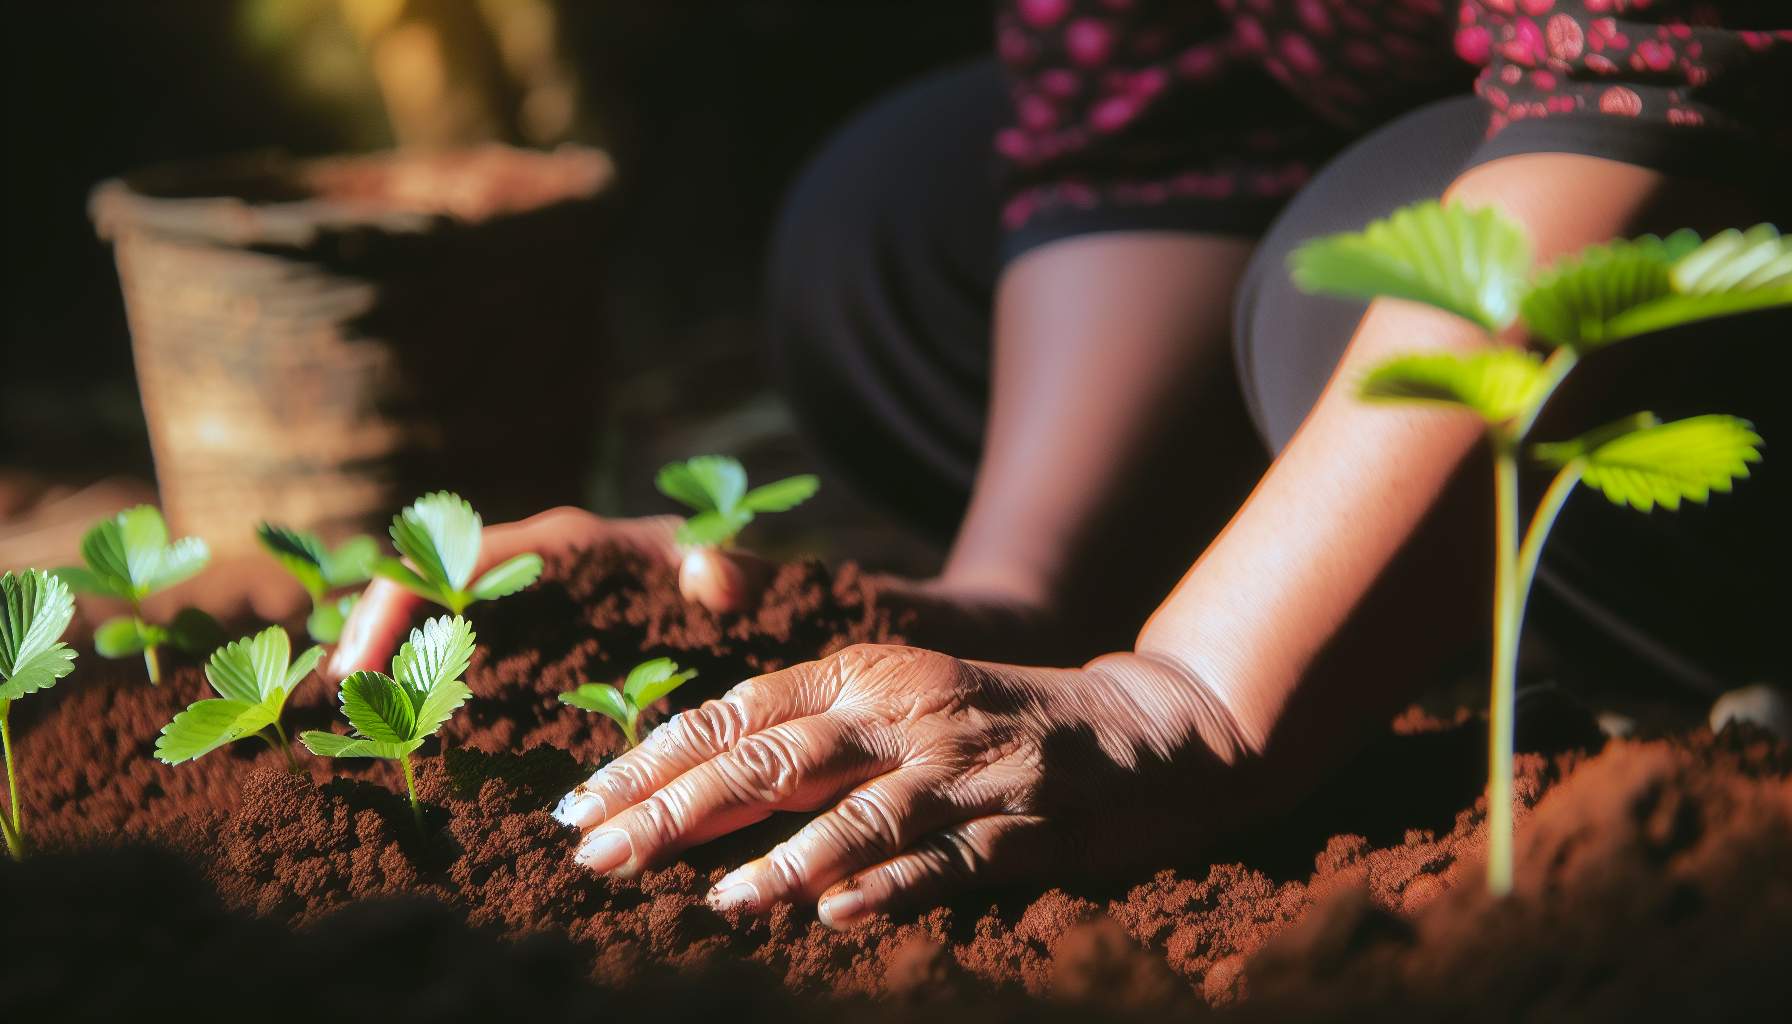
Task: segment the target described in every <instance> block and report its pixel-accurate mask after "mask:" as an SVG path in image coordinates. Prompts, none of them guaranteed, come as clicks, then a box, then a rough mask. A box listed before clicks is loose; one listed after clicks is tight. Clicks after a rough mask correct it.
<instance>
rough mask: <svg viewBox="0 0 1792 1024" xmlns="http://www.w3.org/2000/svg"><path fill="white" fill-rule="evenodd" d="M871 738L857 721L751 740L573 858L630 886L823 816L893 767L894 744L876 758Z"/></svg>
mask: <svg viewBox="0 0 1792 1024" xmlns="http://www.w3.org/2000/svg"><path fill="white" fill-rule="evenodd" d="M876 739H877V738H876V737H875V736H872V735H869V734H868V733H867V728H866V726H865V724H864V723H863V722H860V721H855V720H852V719H848V718H846V717H844V716H840V715H812V716H810V717H808V718H802V719H799V720H797V721H794V722H785V723H784V724H782V725H775V726H772V727H771V728H769V729H765V730H762V731H760V732H755V733H753V734H751V735H749V736H746V737H744V738H743V739H741V741H740V742H739V743H737V744H735V745H734V747H733V748H732V749H730V750H727V751H725V752H723V753H722V754H720V755H718V756H717V757H715V758H714V759H713V760H710V761H705V762H704V763H702V764H700V765H698V766H697V767H695V768H693V769H691V770H690V771H688V772H686V773H684V774H683V775H681V776H679V777H678V778H677V779H675V780H673V781H672V782H671V783H670V784H668V785H666V786H665V787H664V788H662V789H660V790H658V791H656V792H655V793H653V794H652V795H650V796H648V797H647V798H646V799H645V800H642V801H641V802H639V803H637V804H635V805H634V806H633V807H630V808H629V809H628V810H626V811H623V812H622V813H620V814H617V815H615V816H613V817H612V818H610V819H609V820H608V821H606V822H604V824H603V826H602V827H601V828H598V829H596V830H594V831H593V832H592V833H591V834H590V835H589V836H587V837H586V838H585V841H584V842H583V843H581V844H580V845H579V849H578V851H577V852H576V853H575V854H574V855H573V859H574V860H577V861H578V862H579V863H580V864H583V865H585V866H586V867H588V868H590V869H591V870H593V871H597V872H600V873H603V872H612V873H615V874H617V875H621V876H623V877H628V876H632V875H634V874H637V873H638V872H640V870H641V869H642V868H644V867H647V866H649V865H651V864H656V863H659V862H661V861H664V860H665V859H667V858H668V857H671V856H673V855H675V854H677V853H678V852H679V851H681V850H684V849H685V848H687V847H690V846H695V845H697V844H698V843H703V842H707V841H708V840H711V839H714V838H716V837H717V836H721V835H726V834H727V833H729V832H733V831H734V830H736V829H740V828H745V827H746V826H748V825H751V824H753V823H754V822H758V821H763V820H764V819H766V818H768V817H770V816H771V814H772V812H774V811H808V810H814V809H815V808H818V807H825V806H826V805H827V804H828V802H829V801H832V800H834V799H835V798H836V797H838V796H839V794H841V793H843V792H845V791H847V790H849V789H851V788H852V787H853V786H856V785H858V784H859V783H861V782H863V781H865V780H866V779H868V778H874V777H876V776H879V775H882V774H883V773H885V772H887V771H889V770H891V769H892V768H894V767H896V765H897V763H899V758H900V754H899V753H898V751H897V750H896V745H895V743H894V741H893V738H892V741H891V742H887V743H884V744H882V746H883V747H884V749H883V750H879V749H877V748H878V746H879V744H878V743H877V742H876Z"/></svg>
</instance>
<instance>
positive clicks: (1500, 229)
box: [1290, 202, 1792, 894]
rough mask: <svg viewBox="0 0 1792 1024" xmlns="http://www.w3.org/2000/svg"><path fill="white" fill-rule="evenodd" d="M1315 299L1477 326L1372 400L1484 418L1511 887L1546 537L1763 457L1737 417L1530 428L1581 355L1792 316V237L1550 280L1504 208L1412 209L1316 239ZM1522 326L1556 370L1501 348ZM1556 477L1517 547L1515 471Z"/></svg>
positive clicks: (1493, 822)
mask: <svg viewBox="0 0 1792 1024" xmlns="http://www.w3.org/2000/svg"><path fill="white" fill-rule="evenodd" d="M1290 263H1291V266H1292V268H1293V272H1294V279H1295V281H1296V282H1297V283H1298V284H1299V285H1300V286H1301V287H1303V288H1306V289H1308V290H1310V291H1320V292H1328V293H1331V294H1336V295H1346V296H1351V297H1355V298H1377V297H1389V298H1398V299H1405V300H1408V301H1412V302H1420V303H1424V304H1426V305H1430V306H1434V307H1437V308H1439V309H1442V310H1444V311H1446V312H1449V313H1453V314H1455V315H1456V316H1458V317H1461V318H1463V319H1465V320H1468V321H1470V322H1472V323H1474V324H1476V325H1478V326H1479V327H1480V328H1481V329H1482V330H1483V331H1485V332H1486V334H1487V336H1488V340H1489V346H1488V347H1486V348H1483V349H1479V350H1477V351H1474V352H1470V353H1465V354H1459V353H1445V352H1428V353H1423V354H1417V355H1407V356H1398V357H1395V358H1393V359H1390V360H1388V361H1387V362H1384V363H1383V364H1381V365H1380V366H1377V367H1375V368H1374V369H1372V370H1371V371H1370V372H1369V374H1368V375H1367V376H1366V377H1365V378H1364V379H1363V381H1362V382H1361V386H1360V394H1361V395H1362V397H1363V398H1365V399H1368V400H1372V401H1384V402H1423V403H1433V404H1441V405H1446V406H1452V407H1455V408H1458V409H1461V410H1463V411H1464V412H1466V413H1470V414H1473V415H1476V416H1479V417H1480V419H1481V420H1482V423H1483V425H1484V430H1485V434H1486V438H1487V442H1488V446H1489V447H1490V448H1491V449H1492V452H1493V464H1494V496H1495V497H1494V501H1495V563H1494V570H1495V571H1494V626H1493V635H1494V645H1493V647H1494V655H1493V672H1492V689H1493V698H1492V703H1491V709H1490V714H1489V718H1490V732H1491V736H1490V742H1489V750H1490V756H1489V765H1488V769H1489V771H1488V782H1487V806H1488V858H1487V861H1488V862H1487V883H1488V887H1489V888H1490V889H1491V890H1492V891H1493V892H1495V893H1496V894H1504V893H1507V892H1510V891H1511V888H1512V725H1513V695H1514V689H1515V685H1516V672H1517V656H1518V637H1519V629H1520V627H1521V625H1522V623H1523V621H1524V611H1525V602H1526V598H1527V596H1528V595H1529V593H1530V589H1531V583H1532V580H1533V578H1534V577H1535V574H1536V571H1537V564H1538V560H1539V558H1540V556H1541V554H1542V550H1543V543H1544V540H1545V539H1546V538H1547V537H1548V535H1549V530H1550V527H1551V526H1553V525H1554V524H1555V521H1556V516H1557V514H1558V513H1560V512H1561V510H1562V506H1563V505H1564V503H1566V502H1567V500H1568V497H1569V495H1570V494H1571V493H1572V492H1573V491H1574V490H1575V487H1576V485H1577V484H1580V483H1583V482H1584V483H1586V484H1588V485H1589V486H1591V487H1593V488H1594V489H1596V490H1598V491H1599V492H1600V493H1602V494H1604V495H1605V496H1606V498H1607V499H1609V500H1610V501H1612V502H1613V503H1614V504H1617V505H1620V506H1629V507H1631V508H1635V509H1637V510H1638V511H1642V512H1648V511H1651V510H1652V509H1654V508H1655V507H1656V506H1661V507H1663V508H1666V509H1670V510H1672V509H1677V508H1679V506H1680V503H1681V502H1683V501H1693V502H1704V501H1705V500H1707V499H1708V498H1709V497H1710V495H1711V493H1712V492H1713V491H1719V492H1727V491H1729V490H1730V488H1731V486H1732V484H1733V483H1734V481H1736V480H1739V479H1742V478H1744V477H1747V476H1748V475H1749V469H1748V467H1749V464H1750V463H1753V462H1757V461H1759V460H1760V458H1761V455H1760V451H1759V448H1760V445H1761V438H1760V437H1758V436H1757V435H1756V434H1755V433H1754V431H1753V429H1752V428H1751V426H1750V425H1749V424H1748V423H1747V422H1746V421H1743V420H1740V419H1736V418H1735V417H1732V416H1718V415H1708V416H1694V417H1691V418H1689V419H1683V420H1677V421H1674V422H1671V423H1663V422H1661V421H1660V420H1659V419H1657V418H1656V417H1655V416H1654V415H1653V414H1651V413H1647V412H1641V413H1637V414H1636V415H1634V416H1631V417H1628V418H1626V419H1624V420H1620V421H1619V422H1617V423H1613V424H1609V425H1607V426H1603V427H1599V428H1596V429H1594V430H1591V431H1589V432H1587V433H1585V434H1582V435H1581V436H1580V437H1577V438H1573V439H1571V440H1566V441H1556V442H1551V443H1541V444H1540V443H1535V442H1533V441H1532V440H1531V438H1530V436H1529V435H1530V432H1531V427H1532V425H1533V424H1535V422H1536V420H1537V415H1538V413H1539V412H1541V411H1542V409H1543V406H1544V404H1545V403H1546V402H1548V400H1549V397H1550V396H1551V395H1552V394H1554V393H1555V391H1556V389H1557V387H1558V386H1560V385H1561V383H1562V381H1563V380H1564V379H1566V378H1567V376H1568V374H1569V372H1570V371H1572V370H1573V369H1574V367H1575V365H1576V364H1577V363H1578V362H1579V360H1580V359H1581V358H1582V357H1583V356H1584V355H1586V354H1587V353H1589V352H1592V351H1595V350H1597V349H1599V348H1602V347H1604V346H1607V345H1611V344H1615V343H1618V342H1621V341H1623V340H1625V339H1628V338H1632V337H1635V336H1637V335H1641V334H1645V333H1648V332H1650V331H1656V330H1661V329H1664V328H1668V327H1677V326H1680V325H1684V324H1690V323H1694V322H1697V321H1700V320H1706V319H1710V318H1713V317H1718V316H1724V315H1728V314H1732V313H1742V312H1747V311H1750V310H1757V309H1766V308H1769V307H1775V306H1792V239H1787V238H1782V237H1781V236H1780V234H1779V233H1778V232H1777V231H1775V230H1774V229H1773V228H1772V227H1770V226H1768V225H1761V226H1758V227H1755V228H1751V229H1750V230H1748V231H1746V232H1743V231H1734V230H1732V231H1725V232H1723V233H1722V234H1719V235H1717V236H1715V237H1713V238H1711V239H1710V240H1709V241H1704V242H1701V241H1700V240H1699V238H1698V236H1697V235H1695V234H1693V233H1692V232H1690V231H1682V232H1678V233H1676V234H1674V235H1672V236H1670V237H1668V238H1665V239H1662V238H1656V237H1653V236H1648V237H1644V238H1639V239H1635V240H1631V241H1616V242H1612V243H1610V244H1607V245H1595V246H1590V247H1588V248H1586V249H1583V250H1581V251H1580V252H1578V253H1576V254H1573V255H1570V256H1568V257H1566V258H1564V259H1562V260H1560V261H1558V262H1557V263H1556V264H1555V265H1553V266H1550V267H1547V268H1543V269H1537V268H1535V267H1534V266H1533V264H1532V258H1531V245H1530V239H1529V238H1528V237H1527V236H1526V234H1525V232H1524V230H1523V228H1521V227H1520V226H1518V225H1517V224H1515V223H1513V222H1512V221H1510V220H1508V219H1506V218H1505V217H1504V216H1502V215H1500V214H1499V213H1498V212H1496V211H1494V210H1475V211H1467V210H1463V209H1460V208H1457V207H1444V206H1441V205H1439V204H1438V203H1435V202H1431V203H1420V204H1417V205H1414V206H1410V207H1407V208H1405V209H1402V210H1399V211H1397V212H1395V213H1394V214H1393V215H1392V216H1391V217H1389V218H1387V219H1386V220H1381V221H1377V222H1375V223H1374V224H1371V225H1370V226H1369V227H1368V228H1367V229H1366V230H1364V231H1362V232H1360V233H1350V234H1343V235H1334V236H1331V237H1329V238H1321V239H1317V240H1315V241H1312V242H1308V243H1307V244H1306V245H1305V246H1303V247H1302V248H1300V249H1299V250H1297V251H1296V252H1295V253H1294V255H1293V257H1292V258H1291V260H1290ZM1514 324H1521V325H1522V326H1523V327H1524V328H1525V330H1526V332H1527V334H1528V335H1529V337H1530V339H1531V341H1532V342H1534V343H1536V344H1537V345H1539V346H1542V347H1543V348H1545V349H1546V350H1547V352H1548V354H1547V356H1545V355H1542V354H1539V353H1537V352H1534V351H1529V350H1526V349H1521V348H1512V347H1501V346H1498V345H1496V344H1494V340H1495V339H1497V338H1498V337H1499V336H1500V335H1501V334H1502V333H1503V332H1504V331H1505V330H1506V329H1507V328H1508V327H1511V326H1512V325H1514ZM1526 456H1528V457H1529V458H1530V459H1531V460H1533V461H1534V462H1535V463H1537V464H1540V465H1542V466H1544V467H1547V468H1549V469H1552V470H1554V473H1555V475H1554V479H1553V480H1552V481H1551V482H1550V484H1549V486H1548V488H1547V490H1545V492H1544V494H1543V499H1542V501H1541V503H1540V504H1539V505H1538V507H1537V510H1536V512H1535V513H1534V514H1533V515H1532V517H1531V521H1530V524H1529V526H1528V527H1527V528H1526V529H1525V531H1524V533H1523V536H1522V539H1521V537H1520V533H1519V521H1518V520H1519V512H1518V471H1519V464H1520V460H1521V458H1524V457H1526Z"/></svg>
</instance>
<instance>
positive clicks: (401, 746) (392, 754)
mask: <svg viewBox="0 0 1792 1024" xmlns="http://www.w3.org/2000/svg"><path fill="white" fill-rule="evenodd" d="M299 742H300V743H303V744H304V745H305V749H306V750H309V751H311V752H312V753H313V754H316V755H317V756H319V757H383V758H385V759H387V760H389V761H396V760H398V759H399V758H400V757H403V756H404V755H406V754H408V753H410V752H411V751H413V750H416V749H417V748H418V747H420V746H422V745H423V741H422V740H412V741H410V742H406V743H387V742H381V741H379V740H370V739H364V738H362V737H359V736H338V735H337V734H335V733H333V732H318V731H317V730H315V729H313V730H310V731H308V732H302V733H300V734H299Z"/></svg>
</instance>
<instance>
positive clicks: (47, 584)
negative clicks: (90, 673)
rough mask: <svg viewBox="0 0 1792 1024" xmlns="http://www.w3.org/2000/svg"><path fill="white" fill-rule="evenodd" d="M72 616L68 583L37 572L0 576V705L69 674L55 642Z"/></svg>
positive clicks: (69, 654)
mask: <svg viewBox="0 0 1792 1024" xmlns="http://www.w3.org/2000/svg"><path fill="white" fill-rule="evenodd" d="M74 612H75V599H74V596H73V595H71V594H70V593H69V589H68V584H67V583H65V582H63V581H62V580H60V579H58V578H57V577H55V576H52V575H50V574H48V573H46V572H43V571H41V570H38V569H26V570H24V571H23V572H20V573H16V574H15V573H10V572H9V573H6V574H4V575H0V701H10V700H17V699H19V698H20V697H23V696H25V695H26V694H28V693H34V692H36V691H38V690H42V689H45V688H47V687H50V686H52V685H54V684H55V682H56V680H58V679H61V678H62V677H63V676H66V675H68V674H69V673H70V672H72V671H74V660H75V652H74V651H73V650H71V649H70V648H69V647H68V645H66V644H63V643H60V642H58V641H59V640H60V639H61V637H62V632H63V630H65V629H67V628H68V623H69V619H70V618H71V617H72V616H73V615H74Z"/></svg>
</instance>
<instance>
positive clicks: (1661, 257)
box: [1521, 231, 1699, 352]
mask: <svg viewBox="0 0 1792 1024" xmlns="http://www.w3.org/2000/svg"><path fill="white" fill-rule="evenodd" d="M1698 244H1699V237H1698V235H1696V234H1694V233H1693V232H1691V231H1681V232H1676V233H1675V234H1674V235H1672V236H1670V237H1668V238H1666V239H1661V238H1657V237H1655V236H1654V235H1646V236H1644V237H1642V238H1637V239H1632V240H1629V241H1616V242H1611V243H1609V244H1606V245H1592V246H1588V247H1587V248H1585V249H1582V250H1581V251H1580V252H1578V253H1574V254H1573V255H1571V256H1567V257H1565V258H1563V259H1561V260H1559V261H1557V262H1556V263H1555V264H1553V265H1552V266H1550V267H1549V268H1548V269H1547V270H1544V271H1543V272H1542V273H1540V274H1538V275H1537V277H1536V279H1535V280H1534V281H1533V282H1532V284H1531V287H1530V290H1529V291H1527V292H1526V293H1525V296H1524V300H1523V302H1522V304H1521V312H1522V316H1523V319H1524V323H1525V326H1526V328H1528V329H1529V331H1530V334H1531V336H1532V337H1533V338H1536V339H1537V340H1539V341H1542V342H1546V343H1548V344H1551V345H1566V346H1569V347H1571V348H1574V349H1576V350H1578V351H1582V352H1586V351H1591V350H1593V349H1596V348H1599V347H1601V346H1603V345H1608V344H1610V343H1612V342H1614V341H1621V340H1623V339H1625V338H1629V337H1632V336H1633V335H1634V334H1635V333H1636V331H1635V330H1634V314H1635V313H1636V311H1637V310H1638V309H1640V308H1643V307H1645V306H1647V305H1648V304H1649V303H1652V302H1656V301H1658V300H1660V299H1662V298H1663V297H1665V296H1669V295H1672V294H1673V291H1674V285H1673V281H1672V280H1671V278H1670V274H1669V272H1670V271H1671V270H1672V269H1673V266H1674V261H1675V260H1678V259H1680V258H1681V257H1683V256H1685V255H1686V254H1687V253H1688V252H1691V251H1692V250H1694V249H1696V248H1697V247H1698Z"/></svg>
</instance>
